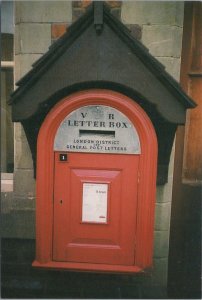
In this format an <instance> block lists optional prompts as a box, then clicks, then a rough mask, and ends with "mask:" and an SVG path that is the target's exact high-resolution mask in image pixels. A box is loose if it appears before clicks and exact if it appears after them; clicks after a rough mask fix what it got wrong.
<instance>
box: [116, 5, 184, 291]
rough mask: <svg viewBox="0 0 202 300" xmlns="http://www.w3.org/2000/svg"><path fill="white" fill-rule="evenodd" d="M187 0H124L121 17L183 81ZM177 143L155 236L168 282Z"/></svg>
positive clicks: (157, 266)
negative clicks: (183, 29) (182, 64)
mask: <svg viewBox="0 0 202 300" xmlns="http://www.w3.org/2000/svg"><path fill="white" fill-rule="evenodd" d="M183 13H184V3H183V2H174V1H173V2H171V1H160V2H159V1H158V2H157V1H124V2H123V4H122V11H121V20H122V22H123V23H124V24H125V25H127V26H131V25H133V27H134V26H135V25H136V28H139V31H140V32H141V33H140V36H141V41H142V43H143V44H144V45H145V46H146V47H147V48H148V49H149V51H150V53H151V54H152V55H153V56H154V57H156V58H157V59H158V60H159V61H160V62H161V63H162V64H163V65H164V66H165V67H166V70H167V72H168V73H170V74H171V75H172V76H173V77H174V78H175V79H176V80H178V81H179V74H180V62H181V60H180V58H181V47H182V26H183ZM129 28H130V27H129ZM173 163H174V146H173V151H172V154H171V159H170V166H169V176H168V183H167V184H165V185H164V186H159V187H157V199H156V212H155V239H154V272H153V276H152V278H151V281H152V283H153V284H156V285H162V286H163V285H166V282H167V268H168V251H169V232H170V214H171V200H172V180H173Z"/></svg>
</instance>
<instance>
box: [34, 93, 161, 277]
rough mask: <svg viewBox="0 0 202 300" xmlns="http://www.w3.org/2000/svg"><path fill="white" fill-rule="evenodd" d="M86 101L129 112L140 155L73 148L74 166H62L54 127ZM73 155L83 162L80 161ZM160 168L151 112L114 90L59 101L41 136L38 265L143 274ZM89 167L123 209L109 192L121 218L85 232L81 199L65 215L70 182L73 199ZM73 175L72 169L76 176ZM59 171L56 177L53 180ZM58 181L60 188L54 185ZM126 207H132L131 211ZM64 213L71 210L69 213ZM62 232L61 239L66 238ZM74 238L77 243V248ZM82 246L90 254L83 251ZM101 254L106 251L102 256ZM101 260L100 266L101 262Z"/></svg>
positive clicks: (150, 244) (149, 257) (112, 208)
mask: <svg viewBox="0 0 202 300" xmlns="http://www.w3.org/2000/svg"><path fill="white" fill-rule="evenodd" d="M86 105H108V106H111V107H114V108H116V109H118V110H119V111H121V112H122V113H123V114H125V115H126V116H127V117H128V118H129V119H130V120H131V122H133V124H134V126H135V128H136V130H137V132H138V134H139V137H140V143H141V154H140V155H126V156H125V155H117V154H114V155H112V154H103V155H102V154H90V153H89V154H81V153H80V154H79V153H69V159H70V160H69V164H70V165H72V169H71V171H70V167H68V166H67V164H66V163H57V161H56V159H55V155H57V153H56V154H54V151H53V142H54V137H55V134H56V131H57V128H58V126H59V125H60V123H61V121H62V120H63V119H64V118H65V117H66V116H67V115H68V114H69V113H70V112H72V111H73V110H75V109H77V108H79V107H81V106H86ZM85 155H86V157H87V156H88V160H86V159H84V156H85ZM76 157H77V158H78V161H76ZM93 157H96V160H94V159H92V158H93ZM117 166H118V167H117ZM156 166H157V139H156V135H155V132H154V129H153V126H152V123H151V121H150V119H149V118H148V116H147V115H146V113H145V112H144V111H143V110H142V109H141V107H140V106H139V105H137V104H136V103H135V102H134V101H132V100H131V99H129V98H128V97H126V96H124V95H122V94H119V93H117V92H113V91H109V90H87V91H82V92H78V93H75V94H72V95H70V96H68V97H66V98H64V99H63V100H61V101H60V102H59V103H58V104H57V105H55V107H54V108H53V109H52V110H51V111H50V113H49V114H48V115H47V117H46V119H45V121H44V123H43V125H42V127H41V129H40V132H39V136H38V148H37V191H36V193H37V202H36V244H37V249H36V260H35V262H34V263H33V266H37V267H48V268H66V269H75V270H92V271H93V270H94V271H100V272H103V271H105V272H113V270H114V272H124V273H127V272H129V273H130V272H139V271H140V270H141V269H143V268H147V267H150V266H151V265H152V248H153V225H154V204H155V189H156ZM87 167H88V168H90V169H91V171H92V172H95V174H94V175H95V180H97V181H99V182H100V181H101V182H103V183H105V182H107V183H109V186H110V188H111V189H112V190H113V191H114V193H115V197H118V199H119V198H120V200H119V201H120V206H119V205H118V206H117V207H116V206H115V202H114V199H112V198H113V197H112V196H111V197H110V199H109V202H110V209H109V214H110V218H109V220H111V216H112V220H115V219H116V218H118V217H119V215H120V211H121V218H122V219H120V222H119V223H118V224H119V225H117V224H115V223H116V222H114V221H112V223H111V224H110V221H109V224H106V225H103V224H101V225H100V224H99V225H98V224H97V225H96V224H83V225H84V226H83V228H82V229H81V227H82V226H81V224H80V223H79V222H77V223H76V221H75V220H74V215H76V216H77V220H78V218H79V209H80V208H79V205H80V206H81V204H78V203H79V202H77V204H74V205H73V206H72V209H73V211H72V215H71V214H70V215H68V210H67V207H68V205H69V203H70V198H69V196H68V193H69V189H68V182H70V183H71V186H72V187H73V188H74V189H73V191H72V192H73V193H74V197H75V198H76V199H78V198H79V197H81V195H79V193H80V192H79V191H80V190H81V189H80V185H81V182H82V181H83V180H84V181H85V180H89V181H90V182H91V180H92V178H91V175H90V172H87V171H85V170H86V168H87ZM137 170H138V171H137ZM60 172H62V174H61V175H59V173H60ZM70 173H72V175H71V176H70ZM119 173H121V175H120V174H119ZM54 174H56V176H55V177H54ZM123 174H124V176H123ZM119 177H120V178H121V179H119ZM57 178H59V179H57ZM119 180H120V182H121V181H122V182H121V186H120V184H119V183H118V182H119ZM138 181H139V183H138V185H137V182H138ZM54 186H55V187H56V188H55V190H54ZM72 187H71V188H72ZM117 189H118V190H117ZM121 189H123V191H122V190H121ZM60 191H61V192H62V196H65V198H64V199H65V201H64V206H63V207H64V211H61V210H60V204H59V202H58V201H59V200H60ZM118 191H119V192H118ZM124 194H125V195H127V197H126V198H127V200H125V201H126V205H125V204H123V201H122V198H121V197H122V195H124ZM132 194H133V196H132ZM120 195H121V196H120ZM54 197H55V199H54ZM71 205H72V204H71ZM121 205H122V206H121ZM58 206H59V207H58ZM127 206H129V207H128V209H127ZM65 208H66V209H65ZM65 211H66V213H67V215H65ZM68 217H69V218H68ZM122 223H123V224H122ZM70 224H71V228H72V226H73V231H72V232H71V234H70V235H69V234H68V233H69V231H68V230H69V226H70ZM89 226H91V228H93V229H92V233H91V234H89V232H90V231H89ZM107 226H108V227H109V228H110V230H109V232H107V233H106V232H105V230H104V228H106V227H107ZM118 226H119V228H121V234H120V232H118V233H117V228H118ZM98 227H99V228H100V230H98V229H99V228H98ZM97 228H98V229H97ZM78 230H80V231H81V232H82V234H81V238H82V239H83V240H82V243H83V244H82V246H81V241H79V240H77V239H78V235H77V232H78ZM126 232H127V233H126ZM86 233H87V236H86ZM125 233H126V234H125ZM88 234H89V235H88ZM130 234H131V235H132V236H131V237H132V238H131V239H130V238H129V235H130ZM60 235H61V238H60V237H59V236H60ZM96 235H97V238H98V242H97V245H96V242H95V239H96ZM65 236H66V238H64V241H63V238H62V237H65ZM85 238H86V240H85ZM75 239H76V240H77V241H76V245H75V242H74V240H75ZM89 239H90V243H91V245H94V246H93V247H94V250H96V251H94V252H93V250H92V249H91V250H92V251H91V250H90V251H89V249H87V247H86V244H87V242H89ZM113 243H115V244H116V245H115V247H114V248H115V249H114V248H113V247H112V244H113ZM67 245H69V246H70V247H69V246H67ZM103 245H104V246H103ZM101 246H103V248H104V249H103V248H102V250H100V249H99V247H101ZM116 247H117V248H116ZM118 247H119V248H120V249H118ZM68 248H69V249H68ZM81 248H82V251H84V252H83V253H84V254H85V255H84V256H85V258H83V257H82V255H81V254H80V253H79V252H80V250H79V249H81ZM87 250H88V251H87ZM108 250H109V251H108ZM97 251H98V253H99V254H98V253H97ZM102 251H104V252H103V254H102ZM111 253H112V254H111ZM56 260H57V261H56ZM61 260H62V261H63V262H61ZM67 260H68V261H67ZM71 261H72V262H71ZM96 262H98V263H97V264H96Z"/></svg>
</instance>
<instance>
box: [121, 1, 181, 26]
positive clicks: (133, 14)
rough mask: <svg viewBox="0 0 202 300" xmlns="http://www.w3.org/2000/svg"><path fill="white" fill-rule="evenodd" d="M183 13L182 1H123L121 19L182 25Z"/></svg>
mask: <svg viewBox="0 0 202 300" xmlns="http://www.w3.org/2000/svg"><path fill="white" fill-rule="evenodd" d="M183 14H184V4H183V2H180V1H179V2H178V1H123V4H122V12H121V19H122V22H123V23H125V24H139V25H141V24H160V25H178V26H182V23H183Z"/></svg>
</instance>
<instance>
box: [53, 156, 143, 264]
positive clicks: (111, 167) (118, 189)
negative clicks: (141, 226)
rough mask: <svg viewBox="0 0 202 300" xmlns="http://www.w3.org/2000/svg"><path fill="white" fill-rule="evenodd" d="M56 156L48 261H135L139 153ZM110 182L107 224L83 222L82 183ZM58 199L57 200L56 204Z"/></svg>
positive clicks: (125, 262)
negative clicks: (51, 251) (52, 223)
mask: <svg viewBox="0 0 202 300" xmlns="http://www.w3.org/2000/svg"><path fill="white" fill-rule="evenodd" d="M58 155H59V153H57V152H56V154H55V184H54V186H55V190H54V239H53V260H55V261H69V262H70V261H72V262H75V261H76V262H88V263H105V264H120V265H124V264H125V265H134V259H135V254H134V253H135V230H136V228H135V227H136V205H137V181H138V180H137V177H138V162H139V155H113V154H104V155H103V154H94V153H93V154H92V153H89V154H88V153H69V154H68V163H61V162H60V161H59V160H58ZM84 182H89V183H105V184H108V186H109V193H108V195H109V197H108V204H109V207H108V211H109V216H108V223H107V224H101V223H82V222H81V207H82V203H81V199H82V184H83V183H84ZM61 199H62V203H61Z"/></svg>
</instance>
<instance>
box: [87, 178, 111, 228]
mask: <svg viewBox="0 0 202 300" xmlns="http://www.w3.org/2000/svg"><path fill="white" fill-rule="evenodd" d="M107 198H108V184H104V183H84V184H83V203H82V222H92V223H94V222H95V223H107Z"/></svg>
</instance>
